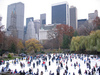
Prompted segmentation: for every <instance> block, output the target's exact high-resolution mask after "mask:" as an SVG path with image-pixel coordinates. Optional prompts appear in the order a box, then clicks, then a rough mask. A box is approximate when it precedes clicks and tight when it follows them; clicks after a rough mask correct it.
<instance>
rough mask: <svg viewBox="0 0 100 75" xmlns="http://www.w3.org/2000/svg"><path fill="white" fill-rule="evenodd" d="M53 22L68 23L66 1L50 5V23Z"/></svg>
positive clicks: (68, 16) (68, 15)
mask: <svg viewBox="0 0 100 75" xmlns="http://www.w3.org/2000/svg"><path fill="white" fill-rule="evenodd" d="M54 23H60V24H67V25H70V13H69V4H68V3H67V2H62V3H57V4H53V5H52V24H54Z"/></svg>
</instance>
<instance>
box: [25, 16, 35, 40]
mask: <svg viewBox="0 0 100 75" xmlns="http://www.w3.org/2000/svg"><path fill="white" fill-rule="evenodd" d="M30 20H32V21H33V22H34V18H33V17H29V18H26V26H25V27H24V39H25V35H26V32H27V26H28V23H29V21H30Z"/></svg>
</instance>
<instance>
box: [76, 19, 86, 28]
mask: <svg viewBox="0 0 100 75" xmlns="http://www.w3.org/2000/svg"><path fill="white" fill-rule="evenodd" d="M87 22H88V20H87V19H79V20H78V28H80V27H81V26H83V25H85V23H87Z"/></svg>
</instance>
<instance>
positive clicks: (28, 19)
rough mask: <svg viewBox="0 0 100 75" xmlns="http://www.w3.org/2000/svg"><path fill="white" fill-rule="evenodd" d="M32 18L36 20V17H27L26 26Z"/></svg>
mask: <svg viewBox="0 0 100 75" xmlns="http://www.w3.org/2000/svg"><path fill="white" fill-rule="evenodd" d="M30 20H32V21H33V22H34V18H33V17H29V18H26V26H27V25H28V23H29V21H30Z"/></svg>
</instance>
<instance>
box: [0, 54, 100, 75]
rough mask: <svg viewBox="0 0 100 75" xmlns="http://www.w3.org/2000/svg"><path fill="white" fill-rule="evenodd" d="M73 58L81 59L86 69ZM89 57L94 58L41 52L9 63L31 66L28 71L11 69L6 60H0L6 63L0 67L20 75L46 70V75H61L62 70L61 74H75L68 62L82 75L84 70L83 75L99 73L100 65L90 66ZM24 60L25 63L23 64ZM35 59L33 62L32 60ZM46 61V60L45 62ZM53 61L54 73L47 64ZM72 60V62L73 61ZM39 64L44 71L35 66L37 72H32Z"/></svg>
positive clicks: (0, 63)
mask: <svg viewBox="0 0 100 75" xmlns="http://www.w3.org/2000/svg"><path fill="white" fill-rule="evenodd" d="M74 59H80V60H81V61H83V62H84V65H86V67H87V69H86V70H84V71H83V70H81V63H80V62H78V61H74ZM91 59H94V57H91V58H90V57H89V56H88V55H84V54H62V53H61V54H59V53H58V54H41V55H36V56H27V57H23V58H20V59H18V58H17V59H14V60H13V61H12V62H11V63H12V64H14V65H18V64H20V67H21V68H25V66H29V67H30V66H31V65H32V66H31V68H29V70H28V71H25V70H23V71H22V70H20V71H18V69H15V70H12V69H11V68H10V67H9V65H10V64H11V63H9V60H8V61H6V62H5V61H4V60H2V61H0V65H4V64H6V66H5V67H2V69H1V72H6V71H9V72H10V73H11V74H14V73H15V74H16V73H19V74H20V75H27V74H30V75H44V72H48V75H61V73H60V71H61V70H63V75H76V74H75V72H69V64H68V62H70V63H71V65H70V66H71V67H73V68H74V70H75V69H76V68H78V71H77V72H78V74H79V75H82V72H84V75H96V72H99V73H98V74H99V75H100V66H99V65H98V64H97V63H95V65H94V66H93V67H91V63H92V62H91ZM23 60H24V61H25V62H26V63H27V65H26V64H25V62H22V61H23ZM95 60H97V57H95ZM33 61H35V62H33ZM47 61H48V62H47ZM54 61H55V62H56V66H57V68H55V67H54V68H55V70H56V73H55V72H51V71H52V70H48V66H51V65H52V63H54ZM73 61H74V62H73ZM39 65H41V66H42V67H43V69H45V71H42V70H41V72H40V71H39V70H40V69H39V68H37V72H34V71H33V69H35V68H36V66H39Z"/></svg>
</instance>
